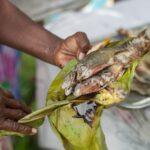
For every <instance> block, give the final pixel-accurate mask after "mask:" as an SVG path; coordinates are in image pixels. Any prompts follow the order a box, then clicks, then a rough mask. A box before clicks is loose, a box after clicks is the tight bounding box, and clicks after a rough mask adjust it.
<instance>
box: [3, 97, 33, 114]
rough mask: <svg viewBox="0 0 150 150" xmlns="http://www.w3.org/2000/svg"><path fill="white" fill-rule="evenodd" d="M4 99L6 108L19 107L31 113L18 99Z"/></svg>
mask: <svg viewBox="0 0 150 150" xmlns="http://www.w3.org/2000/svg"><path fill="white" fill-rule="evenodd" d="M5 100H6V102H5V103H6V106H7V107H8V108H14V109H21V110H23V111H24V112H25V113H31V109H30V108H28V107H27V106H26V105H24V104H22V103H20V102H19V101H17V100H15V99H5Z"/></svg>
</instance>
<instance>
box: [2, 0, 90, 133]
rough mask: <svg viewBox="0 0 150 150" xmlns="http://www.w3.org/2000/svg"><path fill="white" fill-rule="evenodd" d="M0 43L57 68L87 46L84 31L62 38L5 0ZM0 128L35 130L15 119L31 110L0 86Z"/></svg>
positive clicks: (82, 52)
mask: <svg viewBox="0 0 150 150" xmlns="http://www.w3.org/2000/svg"><path fill="white" fill-rule="evenodd" d="M0 44H4V45H7V46H10V47H13V48H16V49H18V50H21V51H23V52H25V53H28V54H30V55H32V56H34V57H37V58H39V59H41V60H43V61H45V62H48V63H50V64H53V65H56V66H58V67H60V68H62V67H64V66H65V64H66V63H67V62H68V61H70V60H71V59H73V58H78V59H82V58H83V57H84V55H85V54H86V52H87V51H88V50H89V49H90V43H89V40H88V38H87V36H86V34H85V33H83V32H77V33H75V34H74V35H71V36H69V37H67V38H66V39H62V38H60V37H58V36H56V35H54V34H53V33H51V32H49V31H47V30H45V29H44V28H43V27H42V26H40V25H38V24H36V23H35V22H33V21H32V20H31V19H29V18H28V17H27V16H26V15H25V14H24V13H23V12H21V11H20V10H19V9H18V8H16V7H15V6H14V5H13V4H11V2H9V1H8V0H0ZM0 111H1V114H0V130H7V131H15V132H20V133H23V134H26V135H33V134H35V133H36V132H37V131H36V129H32V128H31V127H29V126H25V125H21V124H18V123H17V121H18V120H19V119H20V118H22V117H24V116H25V115H27V114H29V113H30V112H31V110H30V109H29V108H28V107H26V106H25V105H23V104H21V103H20V102H18V101H16V100H15V98H14V96H13V95H12V94H11V93H10V92H5V91H3V90H2V89H0Z"/></svg>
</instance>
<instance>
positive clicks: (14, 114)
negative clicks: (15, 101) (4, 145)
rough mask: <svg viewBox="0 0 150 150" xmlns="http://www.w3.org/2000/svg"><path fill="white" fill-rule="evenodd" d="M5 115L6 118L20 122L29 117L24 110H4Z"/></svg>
mask: <svg viewBox="0 0 150 150" xmlns="http://www.w3.org/2000/svg"><path fill="white" fill-rule="evenodd" d="M3 114H4V115H5V118H9V119H11V120H19V119H21V118H23V117H24V116H25V115H27V114H26V113H24V112H23V111H22V110H19V109H9V108H6V109H4V112H3Z"/></svg>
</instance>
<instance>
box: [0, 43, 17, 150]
mask: <svg viewBox="0 0 150 150" xmlns="http://www.w3.org/2000/svg"><path fill="white" fill-rule="evenodd" d="M18 61H19V53H18V52H17V51H15V50H14V49H12V48H9V47H7V46H2V45H0V86H1V87H2V88H3V89H5V90H10V91H12V92H13V94H14V95H15V96H16V97H17V98H19V86H18V78H17V72H18V64H19V63H18ZM12 149H13V147H12V142H11V139H10V137H1V138H0V150H12Z"/></svg>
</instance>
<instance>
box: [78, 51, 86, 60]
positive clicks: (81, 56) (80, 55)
mask: <svg viewBox="0 0 150 150" xmlns="http://www.w3.org/2000/svg"><path fill="white" fill-rule="evenodd" d="M84 56H85V54H84V53H82V52H81V53H80V54H79V57H78V59H79V60H81V59H83V58H84Z"/></svg>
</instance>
